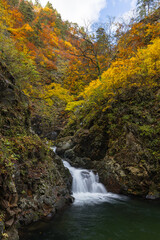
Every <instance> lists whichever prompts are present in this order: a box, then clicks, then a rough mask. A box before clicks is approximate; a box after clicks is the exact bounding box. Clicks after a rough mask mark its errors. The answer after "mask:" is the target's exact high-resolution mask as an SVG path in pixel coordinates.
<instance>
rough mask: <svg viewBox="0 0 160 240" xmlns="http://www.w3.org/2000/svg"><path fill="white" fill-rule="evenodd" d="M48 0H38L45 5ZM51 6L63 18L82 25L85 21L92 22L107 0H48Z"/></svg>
mask: <svg viewBox="0 0 160 240" xmlns="http://www.w3.org/2000/svg"><path fill="white" fill-rule="evenodd" d="M47 1H48V0H40V3H41V4H42V6H45V4H46V3H47ZM50 3H52V5H53V8H56V9H57V11H58V12H59V13H60V14H61V16H62V19H63V20H69V21H70V22H74V23H78V24H79V25H81V26H84V25H85V23H86V22H94V21H97V20H98V18H99V14H100V11H101V10H102V9H103V8H105V6H106V4H107V0H50Z"/></svg>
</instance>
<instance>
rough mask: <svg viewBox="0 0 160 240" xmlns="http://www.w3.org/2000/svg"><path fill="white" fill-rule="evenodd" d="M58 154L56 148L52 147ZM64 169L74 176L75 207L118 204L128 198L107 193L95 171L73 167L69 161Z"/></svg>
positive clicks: (65, 162) (64, 163) (73, 193)
mask: <svg viewBox="0 0 160 240" xmlns="http://www.w3.org/2000/svg"><path fill="white" fill-rule="evenodd" d="M51 149H52V150H53V151H54V153H56V147H55V146H54V147H51ZM62 161H63V165H64V167H66V168H68V170H69V172H70V173H71V175H72V196H73V197H74V199H75V200H74V203H73V204H74V205H78V206H79V205H84V204H99V203H102V202H112V203H113V202H114V201H115V202H116V200H117V199H118V200H122V201H123V200H126V197H124V196H120V195H117V194H114V193H109V192H107V190H106V188H105V186H104V185H103V184H102V183H100V182H99V176H98V174H94V173H93V171H91V170H87V169H81V168H75V167H72V166H71V165H70V164H69V163H68V162H67V161H65V160H62Z"/></svg>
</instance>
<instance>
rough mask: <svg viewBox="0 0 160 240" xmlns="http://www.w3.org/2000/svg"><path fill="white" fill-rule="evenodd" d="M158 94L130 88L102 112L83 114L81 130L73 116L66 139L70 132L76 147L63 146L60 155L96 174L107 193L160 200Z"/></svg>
mask: <svg viewBox="0 0 160 240" xmlns="http://www.w3.org/2000/svg"><path fill="white" fill-rule="evenodd" d="M159 93H160V90H159V87H153V88H147V87H141V88H138V87H131V88H130V89H128V90H127V91H126V90H125V89H124V90H123V91H122V93H121V94H120V95H119V96H117V99H116V101H115V102H114V103H113V104H111V106H110V108H109V109H107V110H106V111H102V109H101V108H100V109H99V110H97V111H95V113H94V114H93V115H90V114H88V112H86V113H85V109H83V111H84V112H80V114H81V116H80V117H81V121H82V122H83V125H80V124H79V119H78V117H79V116H77V119H75V122H73V121H71V124H68V125H67V127H68V128H71V129H67V127H66V129H64V136H65V138H66V139H67V137H66V133H67V132H71V131H70V130H72V131H73V130H74V135H73V136H72V137H70V139H71V140H72V142H73V145H74V146H71V147H69V148H67V149H65V150H63V151H62V150H61V147H62V146H65V142H63V144H62V145H61V146H60V145H59V152H60V153H63V154H64V156H66V158H67V159H68V161H69V162H70V164H71V165H72V166H74V167H82V168H88V169H93V170H94V171H97V172H98V173H99V177H100V181H101V182H102V183H104V184H105V186H106V187H107V189H108V191H111V192H115V193H124V194H129V195H130V194H131V195H136V196H141V197H146V196H147V198H149V199H156V198H159V197H160V168H159V160H160V158H159V156H160V148H159V146H160V135H159V132H160V125H159V118H160V112H159V109H160V101H159V95H160V94H159ZM82 126H83V127H82ZM60 135H61V137H62V136H63V132H61V134H60ZM65 138H62V139H65ZM58 141H60V142H61V139H58ZM66 142H68V140H67V141H66Z"/></svg>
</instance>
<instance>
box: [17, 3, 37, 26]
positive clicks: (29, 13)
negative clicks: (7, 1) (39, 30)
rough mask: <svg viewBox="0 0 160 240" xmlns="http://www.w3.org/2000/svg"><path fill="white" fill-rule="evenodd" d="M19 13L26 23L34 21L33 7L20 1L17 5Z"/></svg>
mask: <svg viewBox="0 0 160 240" xmlns="http://www.w3.org/2000/svg"><path fill="white" fill-rule="evenodd" d="M19 11H20V12H21V13H22V14H23V16H24V19H25V21H26V22H31V21H33V19H34V12H33V6H32V4H31V3H29V2H26V1H25V0H22V1H21V2H20V4H19Z"/></svg>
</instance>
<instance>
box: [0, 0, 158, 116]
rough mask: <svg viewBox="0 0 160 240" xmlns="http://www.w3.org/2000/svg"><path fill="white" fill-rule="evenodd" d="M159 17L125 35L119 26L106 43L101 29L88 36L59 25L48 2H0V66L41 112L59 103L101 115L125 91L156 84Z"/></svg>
mask: <svg viewBox="0 0 160 240" xmlns="http://www.w3.org/2000/svg"><path fill="white" fill-rule="evenodd" d="M159 12H160V10H159V9H157V10H155V11H154V12H153V13H152V14H151V15H149V16H146V17H145V18H144V19H142V20H141V21H137V22H135V23H132V24H130V25H129V27H128V30H127V31H122V24H119V25H118V27H117V29H116V31H115V32H114V37H113V36H112V38H111V36H110V35H109V34H108V33H106V32H105V30H104V29H103V28H102V27H99V28H98V29H97V30H96V33H95V32H94V33H92V34H90V33H87V32H86V31H85V29H84V28H82V27H79V26H78V25H77V24H73V23H69V22H68V21H65V22H64V21H62V19H61V16H60V14H58V12H57V11H56V9H54V8H53V7H52V5H51V4H49V3H48V4H47V5H46V7H44V8H43V7H41V5H40V4H35V5H33V4H32V3H30V2H28V1H25V0H22V1H16V0H12V1H9V0H8V1H7V0H3V1H2V0H0V28H1V31H0V61H1V63H2V64H4V65H5V66H6V67H7V68H8V69H9V71H10V72H11V73H12V75H13V76H14V77H15V79H17V84H18V85H19V86H20V87H21V89H22V90H23V92H24V93H25V94H26V95H27V96H29V97H30V99H31V101H33V102H41V103H40V107H41V108H42V106H43V107H44V106H45V107H44V109H45V113H46V111H48V110H46V109H48V108H47V107H50V108H54V107H55V106H59V103H61V106H62V108H64V107H65V106H66V110H67V111H74V110H75V108H77V106H78V108H81V107H83V106H87V105H88V106H92V107H93V106H94V107H98V106H99V105H103V107H102V108H103V111H105V109H106V108H108V107H109V106H110V103H112V102H113V101H115V96H117V95H118V94H120V93H121V92H122V91H123V89H124V88H129V87H131V86H134V85H136V86H142V85H148V86H157V85H158V84H159V79H158V76H159V74H160V47H159V46H160V39H159V36H160V23H159ZM102 102H103V104H101V103H102ZM42 103H43V104H42ZM57 104H58V105H57Z"/></svg>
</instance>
